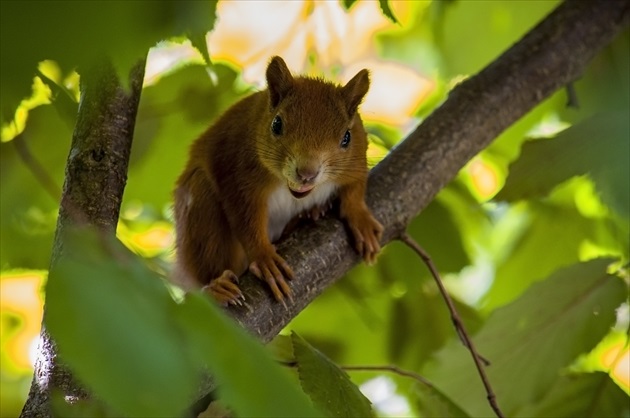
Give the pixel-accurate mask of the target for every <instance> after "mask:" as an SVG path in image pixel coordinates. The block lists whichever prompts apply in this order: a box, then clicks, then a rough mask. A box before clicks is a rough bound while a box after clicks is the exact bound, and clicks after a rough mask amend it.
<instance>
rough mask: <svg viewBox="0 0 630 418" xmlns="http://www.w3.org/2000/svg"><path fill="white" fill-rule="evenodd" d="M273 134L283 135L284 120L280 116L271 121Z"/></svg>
mask: <svg viewBox="0 0 630 418" xmlns="http://www.w3.org/2000/svg"><path fill="white" fill-rule="evenodd" d="M271 132H273V134H274V135H282V119H280V116H278V115H276V117H275V118H273V121H271Z"/></svg>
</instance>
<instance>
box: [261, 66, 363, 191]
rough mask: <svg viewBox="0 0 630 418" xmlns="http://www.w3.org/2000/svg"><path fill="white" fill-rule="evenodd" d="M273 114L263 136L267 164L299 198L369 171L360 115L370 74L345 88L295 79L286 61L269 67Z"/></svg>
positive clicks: (267, 118)
mask: <svg viewBox="0 0 630 418" xmlns="http://www.w3.org/2000/svg"><path fill="white" fill-rule="evenodd" d="M267 85H268V88H267V92H268V100H269V110H268V112H266V113H265V120H264V124H262V127H261V131H260V132H259V133H258V138H259V140H258V141H257V149H258V154H259V157H260V159H261V161H262V163H263V164H264V165H265V166H266V167H267V168H268V169H269V170H271V171H272V172H273V173H274V174H275V175H276V176H278V178H279V179H281V180H282V181H285V182H286V184H287V187H288V188H289V189H290V191H291V193H292V194H293V196H294V197H296V198H301V197H304V196H306V195H308V194H309V193H310V192H311V190H313V189H314V188H315V187H317V186H318V185H320V184H322V183H325V182H334V183H336V184H337V185H343V184H347V183H350V182H352V181H353V180H357V179H359V178H363V177H364V176H365V173H366V171H367V162H366V156H365V153H366V150H367V135H366V133H365V129H364V128H363V123H362V122H361V118H360V116H359V114H358V112H357V108H358V107H359V104H360V103H361V101H362V100H363V97H364V96H365V94H366V93H367V91H368V88H369V86H370V78H369V73H368V71H367V70H365V69H363V70H361V71H359V72H358V73H357V74H356V75H355V76H354V77H353V78H352V79H351V80H350V81H349V82H348V83H347V84H346V85H344V86H339V85H335V84H333V83H331V82H328V81H325V80H323V79H319V78H310V77H293V76H292V75H291V72H290V71H289V69H288V68H287V66H286V64H285V62H284V60H282V58H280V57H273V58H272V59H271V62H270V63H269V66H268V67H267Z"/></svg>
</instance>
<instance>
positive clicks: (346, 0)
mask: <svg viewBox="0 0 630 418" xmlns="http://www.w3.org/2000/svg"><path fill="white" fill-rule="evenodd" d="M356 2H357V0H341V4H342V5H343V7H344V8H345V9H346V10H350V8H351V7H352V5H353V4H354V3H356Z"/></svg>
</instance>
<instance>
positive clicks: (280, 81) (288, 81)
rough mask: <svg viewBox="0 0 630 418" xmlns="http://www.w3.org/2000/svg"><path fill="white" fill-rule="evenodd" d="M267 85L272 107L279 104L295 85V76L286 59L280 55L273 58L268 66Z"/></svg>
mask: <svg viewBox="0 0 630 418" xmlns="http://www.w3.org/2000/svg"><path fill="white" fill-rule="evenodd" d="M267 87H268V89H269V99H270V104H271V108H272V109H273V108H275V107H276V106H278V104H279V103H280V101H281V100H282V99H284V98H285V97H286V95H287V93H288V92H289V91H290V90H291V88H292V87H293V76H292V75H291V71H289V69H288V68H287V64H285V63H284V60H283V59H282V58H280V57H278V56H275V57H273V58H271V61H270V62H269V65H268V66H267Z"/></svg>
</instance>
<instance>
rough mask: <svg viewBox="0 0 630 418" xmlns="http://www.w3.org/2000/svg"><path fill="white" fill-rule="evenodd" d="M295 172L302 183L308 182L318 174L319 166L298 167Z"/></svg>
mask: <svg viewBox="0 0 630 418" xmlns="http://www.w3.org/2000/svg"><path fill="white" fill-rule="evenodd" d="M295 173H296V174H297V177H298V179H300V181H302V183H310V182H312V181H313V180H315V178H316V177H317V176H318V175H319V167H298V168H296V169H295Z"/></svg>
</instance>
